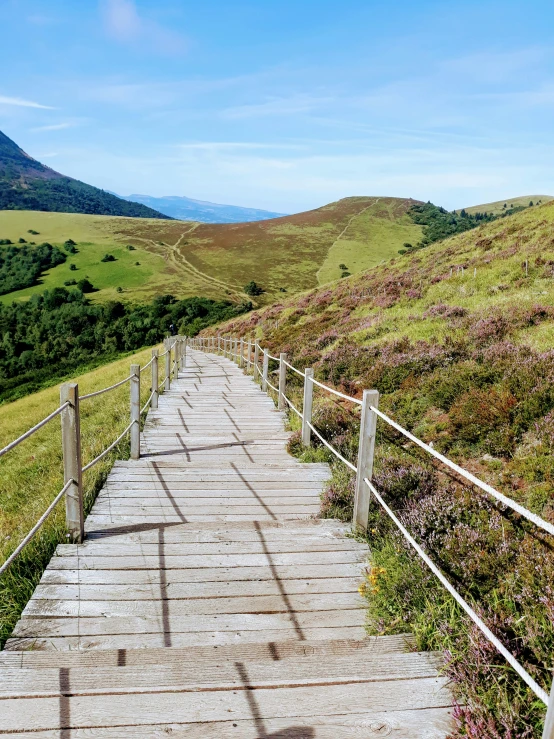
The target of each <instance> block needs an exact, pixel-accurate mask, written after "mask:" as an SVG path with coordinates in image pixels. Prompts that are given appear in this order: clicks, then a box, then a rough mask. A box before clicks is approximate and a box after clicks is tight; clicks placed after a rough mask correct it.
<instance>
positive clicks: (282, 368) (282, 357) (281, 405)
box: [277, 352, 287, 411]
mask: <svg viewBox="0 0 554 739" xmlns="http://www.w3.org/2000/svg"><path fill="white" fill-rule="evenodd" d="M286 361H287V355H286V354H283V352H281V354H279V399H278V401H277V408H278V409H279V410H280V411H283V410H285V386H286V382H287V365H286V364H285V362H286Z"/></svg>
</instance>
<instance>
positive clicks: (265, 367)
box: [262, 349, 269, 393]
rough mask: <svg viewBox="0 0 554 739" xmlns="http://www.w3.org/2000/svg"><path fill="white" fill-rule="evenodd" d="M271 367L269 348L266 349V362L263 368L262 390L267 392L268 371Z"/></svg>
mask: <svg viewBox="0 0 554 739" xmlns="http://www.w3.org/2000/svg"><path fill="white" fill-rule="evenodd" d="M268 369H269V354H268V351H267V349H264V364H263V369H262V390H263V392H264V393H265V392H266V391H267V371H268Z"/></svg>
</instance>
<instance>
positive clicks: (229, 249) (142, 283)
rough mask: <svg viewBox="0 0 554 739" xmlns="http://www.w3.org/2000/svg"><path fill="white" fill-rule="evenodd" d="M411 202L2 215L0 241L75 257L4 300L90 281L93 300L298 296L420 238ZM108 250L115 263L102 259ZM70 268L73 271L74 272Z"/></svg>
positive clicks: (356, 200)
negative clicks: (249, 291) (158, 214)
mask: <svg viewBox="0 0 554 739" xmlns="http://www.w3.org/2000/svg"><path fill="white" fill-rule="evenodd" d="M414 203H415V201H413V200H406V199H401V198H369V197H357V198H345V199H344V200H339V201H337V202H336V203H330V204H329V205H326V206H324V207H322V208H318V209H316V210H313V211H308V212H306V213H298V214H296V215H293V216H285V217H283V218H275V219H272V220H267V221H258V222H250V223H238V224H200V223H190V222H187V223H185V222H181V221H170V220H157V219H137V218H117V217H108V216H92V215H83V214H67V213H43V212H35V211H0V239H9V240H11V241H12V242H14V243H17V242H18V240H19V239H20V238H25V239H26V240H27V241H29V240H33V241H36V243H41V242H48V243H51V244H53V245H56V246H59V245H62V244H63V243H64V242H65V241H66V240H67V239H72V240H73V241H75V242H76V243H77V253H76V254H74V255H71V256H70V258H68V259H67V260H66V262H65V263H64V264H62V265H59V266H57V267H55V268H53V269H51V270H48V271H47V272H46V273H45V274H44V275H43V277H42V282H41V284H39V285H35V286H34V287H30V288H26V289H24V290H19V291H17V292H14V293H10V294H9V295H6V296H3V298H1V300H3V301H4V302H6V301H11V300H12V299H24V298H28V297H29V296H30V295H33V294H36V293H37V292H40V291H42V290H43V289H44V288H51V287H55V286H61V285H63V284H64V282H66V281H67V280H69V279H73V278H75V279H80V278H81V277H87V278H88V279H89V280H90V281H91V282H92V283H93V285H94V286H95V287H96V288H97V289H98V292H96V293H94V295H93V299H94V300H97V301H98V300H100V301H105V300H110V299H113V298H115V297H117V296H121V295H122V296H123V297H124V298H125V299H127V300H129V299H133V300H135V299H137V300H147V299H150V298H152V297H153V296H154V295H156V294H160V293H162V294H163V293H171V294H174V295H176V296H178V297H191V296H195V295H203V296H206V297H210V298H213V299H232V300H237V301H241V300H244V299H246V298H247V296H246V295H245V294H244V286H245V285H246V284H247V283H248V282H250V281H251V280H254V281H255V282H257V283H258V284H259V285H261V287H262V288H263V290H264V291H265V292H264V293H263V294H262V295H261V296H260V298H259V301H260V302H262V303H263V302H266V303H268V302H271V301H272V300H274V299H275V298H276V297H277V296H279V295H280V294H281V293H282V292H283V291H286V292H289V293H295V292H298V291H299V290H305V289H306V288H310V287H315V286H316V285H318V284H321V283H323V282H327V281H329V280H331V279H335V278H337V277H339V276H340V275H341V274H342V273H343V272H345V271H348V272H350V273H352V274H355V273H357V272H359V271H361V270H363V269H367V268H368V267H371V266H373V265H375V264H379V263H380V262H382V261H385V260H387V259H390V258H392V257H394V256H396V255H397V252H398V250H399V249H401V248H402V246H403V243H404V242H405V241H410V240H411V241H412V242H413V243H417V241H418V240H419V239H420V238H421V234H422V227H421V226H418V225H416V224H414V223H413V222H412V220H411V218H410V217H409V215H408V213H409V209H410V207H411V206H412V205H413V204H414ZM29 231H36V232H38V233H37V234H36V235H30V234H29ZM128 246H132V247H133V250H129V249H128V248H127V247H128ZM106 253H110V254H112V255H113V256H115V258H116V261H114V262H101V259H102V257H103V256H104V255H105V254H106ZM137 262H138V264H137ZM71 264H75V266H76V268H77V271H70V265H71ZM343 264H344V265H345V266H346V268H347V269H346V270H344V269H342V268H341V266H340V265H343ZM117 288H121V289H122V291H123V292H122V293H119V292H117Z"/></svg>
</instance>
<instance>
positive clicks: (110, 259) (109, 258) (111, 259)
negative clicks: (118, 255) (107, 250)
mask: <svg viewBox="0 0 554 739" xmlns="http://www.w3.org/2000/svg"><path fill="white" fill-rule="evenodd" d="M100 261H101V262H115V261H116V259H115V257H114V255H113V254H104V256H103V257H102V259H101V260H100Z"/></svg>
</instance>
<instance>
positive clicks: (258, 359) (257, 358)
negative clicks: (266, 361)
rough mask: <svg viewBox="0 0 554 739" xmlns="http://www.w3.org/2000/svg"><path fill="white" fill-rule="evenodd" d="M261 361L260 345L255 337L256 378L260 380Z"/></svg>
mask: <svg viewBox="0 0 554 739" xmlns="http://www.w3.org/2000/svg"><path fill="white" fill-rule="evenodd" d="M259 362H260V346H259V344H258V342H257V341H256V339H254V380H256V381H257V380H258V369H259V367H258V365H259Z"/></svg>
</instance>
